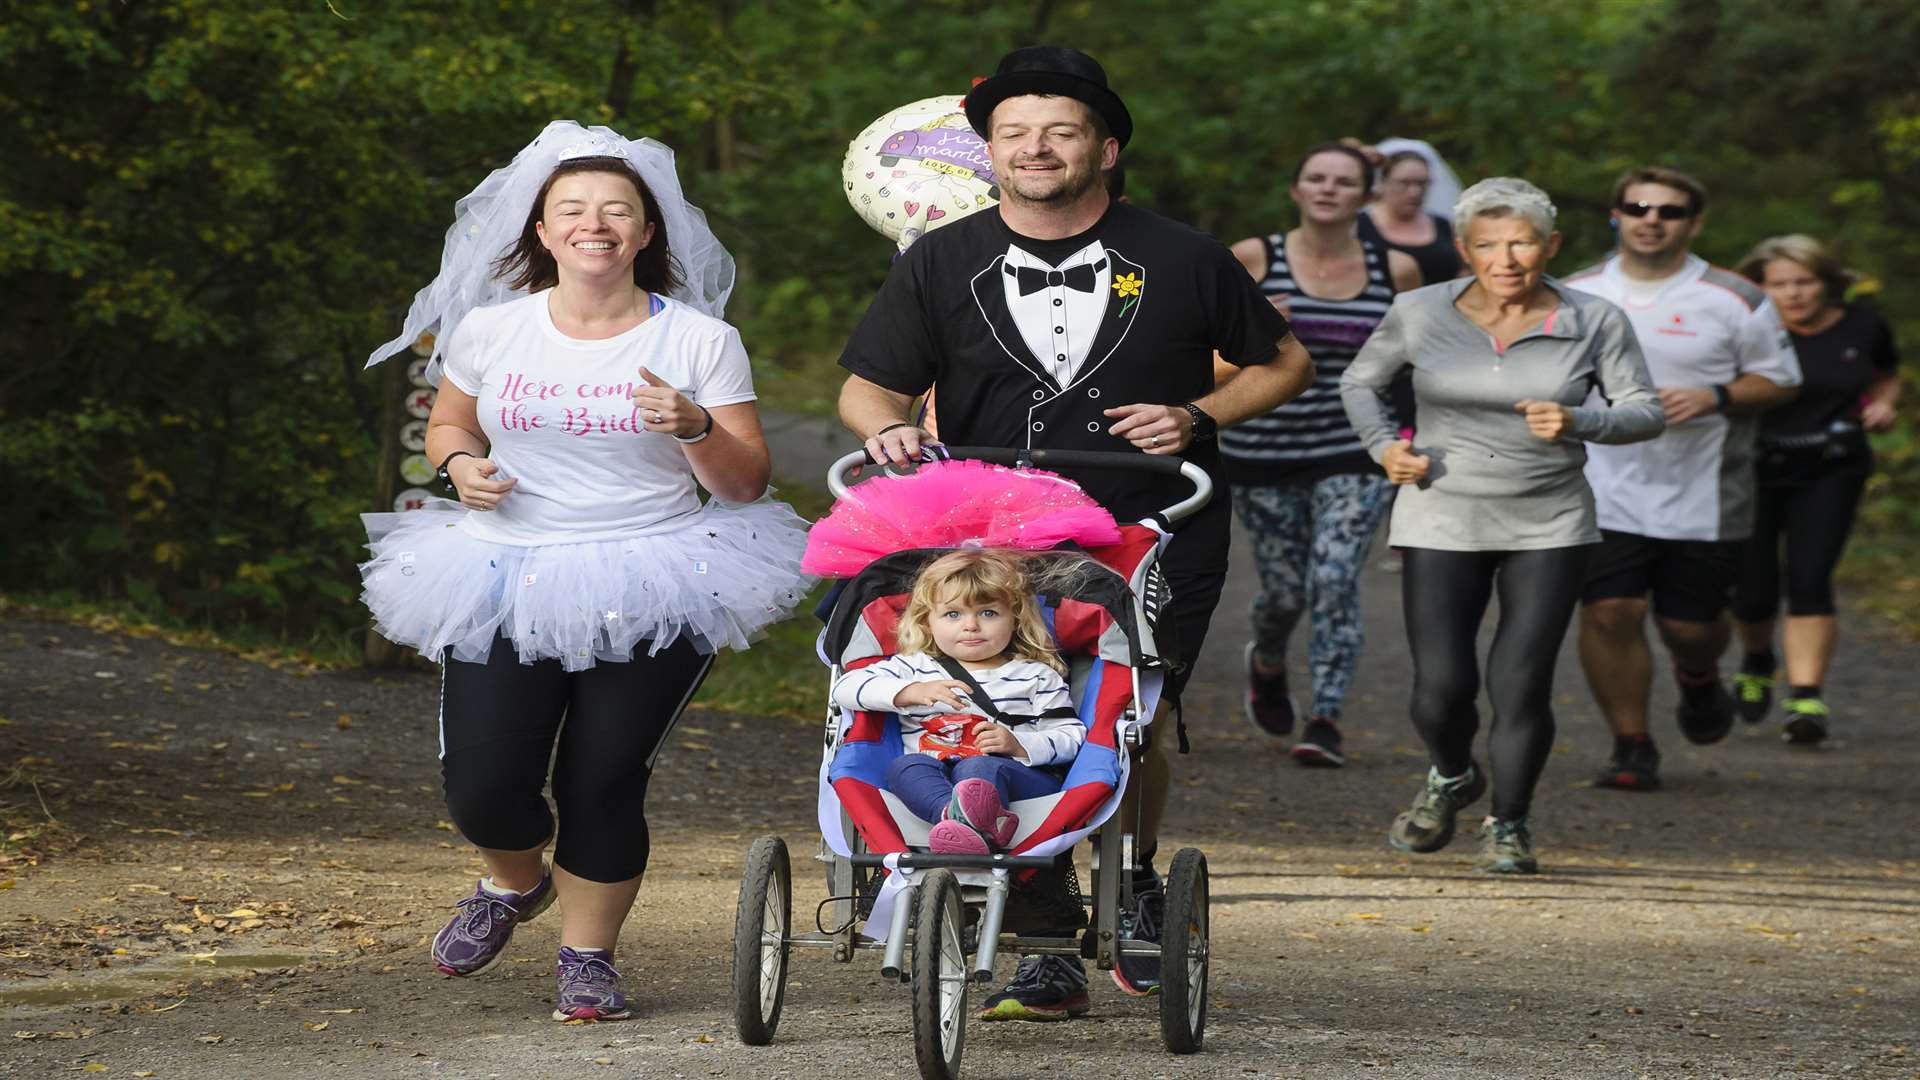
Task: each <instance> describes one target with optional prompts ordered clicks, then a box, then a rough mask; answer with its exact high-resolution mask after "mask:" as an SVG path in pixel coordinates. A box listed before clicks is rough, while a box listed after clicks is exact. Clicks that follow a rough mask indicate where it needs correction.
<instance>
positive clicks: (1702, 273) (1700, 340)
mask: <svg viewBox="0 0 1920 1080" xmlns="http://www.w3.org/2000/svg"><path fill="white" fill-rule="evenodd" d="M1566 284H1567V285H1568V286H1569V287H1571V288H1575V289H1579V290H1580V291H1582V292H1586V293H1590V294H1592V295H1594V296H1598V297H1600V298H1601V299H1603V300H1609V301H1611V302H1613V303H1614V304H1617V305H1619V306H1620V307H1621V308H1622V309H1623V310H1625V311H1626V313H1627V318H1628V319H1629V320H1630V321H1631V322H1632V323H1633V330H1634V334H1635V335H1636V336H1637V337H1638V338H1639V339H1640V347H1641V349H1642V350H1643V351H1644V352H1645V353H1646V358H1647V371H1648V373H1649V374H1650V375H1652V377H1653V384H1654V386H1656V387H1659V388H1662V389H1678V388H1687V387H1694V388H1698V387H1713V386H1724V385H1726V384H1727V383H1730V382H1732V381H1734V380H1735V379H1738V378H1740V377H1741V376H1742V375H1760V376H1762V377H1764V378H1766V379H1768V380H1769V381H1771V382H1773V383H1776V384H1778V385H1780V386H1798V385H1800V362H1799V360H1798V358H1797V357H1796V356H1795V355H1794V351H1793V343H1792V341H1791V340H1790V339H1789V338H1788V336H1787V332H1786V329H1785V328H1784V327H1783V326H1782V325H1781V324H1780V319H1779V316H1778V315H1777V314H1776V313H1775V312H1774V309H1773V304H1772V302H1770V301H1769V300H1767V298H1766V295H1765V294H1764V293H1762V292H1761V291H1760V289H1759V287H1758V286H1756V285H1754V284H1753V283H1752V282H1751V281H1748V280H1747V279H1746V278H1744V277H1741V276H1739V275H1738V274H1735V273H1733V272H1731V271H1728V270H1723V269H1720V268H1719V267H1716V266H1712V265H1710V264H1709V263H1708V262H1707V261H1706V260H1705V259H1702V258H1700V257H1699V256H1697V255H1690V256H1688V257H1687V261H1686V263H1685V265H1683V266H1682V267H1681V269H1680V270H1679V271H1678V272H1677V273H1675V274H1674V275H1673V276H1672V277H1669V278H1667V279H1666V280H1665V281H1664V282H1661V283H1659V285H1658V287H1657V288H1656V289H1652V290H1647V289H1645V288H1644V287H1636V286H1637V285H1638V284H1639V283H1636V282H1632V281H1630V279H1628V278H1627V276H1626V274H1625V273H1624V272H1623V271H1622V270H1621V269H1620V260H1619V259H1618V258H1617V257H1616V258H1611V259H1608V260H1607V261H1606V262H1605V263H1604V264H1602V265H1601V266H1599V267H1596V268H1594V269H1592V270H1588V271H1583V272H1581V273H1579V274H1575V275H1574V276H1573V277H1570V278H1568V279H1567V281H1566ZM1758 428H1759V417H1758V415H1757V414H1754V413H1744V414H1741V413H1736V414H1733V415H1728V414H1725V413H1717V412H1715V413H1708V414H1707V415H1705V416H1701V417H1696V418H1695V419H1692V420H1689V421H1687V422H1685V423H1682V424H1671V425H1668V427H1667V430H1666V432H1665V433H1664V434H1662V435H1661V436H1660V437H1659V438H1656V439H1650V440H1648V441H1646V442H1638V443H1627V444H1624V445H1613V446H1603V445H1599V444H1592V445H1589V446H1588V447H1587V470H1586V471H1587V482H1588V484H1590V485H1591V486H1592V488H1593V494H1594V501H1595V509H1596V511H1597V516H1598V520H1599V525H1600V527H1601V528H1602V529H1609V530H1612V531H1615V532H1624V533H1632V534H1634V535H1636V536H1646V537H1652V538H1656V539H1662V540H1744V539H1746V537H1747V535H1748V534H1749V533H1751V532H1752V531H1753V488H1754V474H1753V455H1754V449H1753V446H1754V436H1755V433H1756V432H1757V431H1758Z"/></svg>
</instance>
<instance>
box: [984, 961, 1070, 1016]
mask: <svg viewBox="0 0 1920 1080" xmlns="http://www.w3.org/2000/svg"><path fill="white" fill-rule="evenodd" d="M1092 1007H1093V1003H1092V1001H1091V1000H1090V999H1089V998H1088V997H1087V969H1086V966H1085V965H1083V964H1081V963H1080V958H1079V957H1075V956H1023V957H1021V958H1020V966H1019V967H1018V968H1016V969H1015V970H1014V973H1013V980H1012V981H1011V982H1009V983H1007V985H1006V987H1005V988H1004V989H1002V990H1001V991H1000V992H999V993H997V994H995V995H993V996H992V997H990V998H988V999H987V1000H985V1001H983V1002H981V1003H980V1019H982V1020H1066V1019H1069V1018H1071V1017H1075V1016H1085V1015H1086V1013H1087V1010H1088V1009H1090V1008H1092Z"/></svg>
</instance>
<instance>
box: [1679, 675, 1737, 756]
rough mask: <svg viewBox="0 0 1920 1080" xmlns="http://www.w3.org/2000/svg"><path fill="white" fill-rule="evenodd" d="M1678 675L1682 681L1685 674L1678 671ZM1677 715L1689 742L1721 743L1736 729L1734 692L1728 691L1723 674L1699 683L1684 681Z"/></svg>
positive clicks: (1681, 730) (1702, 744) (1682, 731)
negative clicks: (1734, 723) (1722, 679)
mask: <svg viewBox="0 0 1920 1080" xmlns="http://www.w3.org/2000/svg"><path fill="white" fill-rule="evenodd" d="M1674 678H1675V681H1679V680H1680V679H1681V678H1682V677H1681V676H1680V674H1679V673H1678V672H1675V673H1674ZM1673 715H1674V719H1675V720H1677V721H1679V723H1680V734H1682V735H1685V736H1686V737H1687V741H1688V742H1690V743H1697V744H1699V745H1701V746H1705V745H1707V744H1708V743H1717V742H1719V741H1720V740H1721V739H1724V738H1726V737H1727V732H1729V731H1732V730H1733V715H1734V704H1733V695H1732V694H1729V693H1727V688H1726V686H1725V684H1723V683H1722V682H1721V681H1720V676H1719V675H1715V676H1714V677H1713V679H1712V680H1711V681H1709V682H1703V683H1700V684H1698V685H1695V686H1689V685H1687V684H1686V683H1685V682H1680V707H1679V708H1677V709H1675V710H1674V714H1673Z"/></svg>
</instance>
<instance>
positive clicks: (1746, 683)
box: [1733, 671, 1773, 724]
mask: <svg viewBox="0 0 1920 1080" xmlns="http://www.w3.org/2000/svg"><path fill="white" fill-rule="evenodd" d="M1733 700H1734V707H1735V708H1736V709H1738V710H1739V712H1740V719H1742V720H1745V721H1746V722H1747V723H1749V724H1757V723H1759V722H1760V721H1762V720H1765V719H1766V718H1767V709H1769V708H1770V707H1772V705H1773V676H1772V675H1771V674H1765V675H1757V674H1755V673H1753V672H1751V671H1742V672H1740V673H1739V674H1737V675H1735V676H1734V677H1733Z"/></svg>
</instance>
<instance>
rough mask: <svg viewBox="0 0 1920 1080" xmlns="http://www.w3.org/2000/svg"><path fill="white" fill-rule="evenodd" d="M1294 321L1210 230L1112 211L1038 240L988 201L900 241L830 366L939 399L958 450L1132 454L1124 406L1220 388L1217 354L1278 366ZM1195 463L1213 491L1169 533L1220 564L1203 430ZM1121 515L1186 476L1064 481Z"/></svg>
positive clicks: (1188, 556) (1153, 504) (1181, 552)
mask: <svg viewBox="0 0 1920 1080" xmlns="http://www.w3.org/2000/svg"><path fill="white" fill-rule="evenodd" d="M1287 335H1288V328H1287V321H1286V319H1285V318H1284V317H1282V316H1281V315H1280V313H1279V312H1277V311H1275V310H1274V309H1273V306H1272V305H1271V304H1269V303H1268V302H1267V301H1266V299H1265V298H1264V297H1262V296H1261V295H1260V292H1259V290H1258V289H1257V288H1256V287H1255V286H1254V283H1253V281H1252V279H1251V278H1249V277H1248V276H1247V272H1246V270H1245V269H1244V268H1242V267H1241V265H1240V263H1239V261H1238V260H1236V259H1235V258H1234V257H1233V253H1232V252H1230V251H1228V250H1227V248H1226V247H1225V245H1223V244H1221V243H1220V242H1219V241H1218V240H1215V239H1214V238H1213V237H1211V236H1207V235H1206V234H1204V233H1201V232H1198V231H1195V230H1194V229H1191V228H1188V227H1187V226H1184V225H1181V224H1178V223H1177V222H1173V221H1170V220H1168V219H1166V218H1163V217H1160V216H1159V215H1157V214H1154V213H1152V212H1150V211H1146V210H1142V209H1139V208H1137V207H1133V206H1129V205H1126V204H1121V203H1116V204H1114V205H1112V206H1111V207H1109V208H1108V210H1107V212H1106V213H1105V214H1104V215H1103V216H1102V217H1101V218H1100V220H1099V221H1098V222H1097V223H1096V224H1094V225H1093V227H1091V228H1089V229H1088V230H1087V231H1085V232H1083V233H1081V234H1080V235H1078V236H1073V237H1068V238H1066V239H1062V240H1034V239H1031V238H1029V237H1024V236H1021V235H1019V234H1017V233H1015V232H1014V231H1013V230H1012V229H1010V228H1008V227H1007V225H1006V223H1005V222H1004V221H1002V220H1001V218H1000V215H999V214H998V213H997V212H995V211H994V210H992V209H988V210H985V211H982V212H981V213H978V214H973V215H970V216H968V217H966V218H963V219H962V220H960V221H957V222H955V223H953V224H952V225H949V226H947V227H945V228H943V229H938V230H936V231H934V232H931V233H928V234H927V235H926V236H924V237H922V238H921V239H920V240H918V241H916V242H915V243H914V245H913V246H912V247H911V248H909V249H907V252H906V253H905V254H904V255H902V256H901V257H900V258H899V259H898V260H897V261H896V262H895V263H894V265H893V269H892V271H891V272H890V273H889V274H888V275H887V280H886V284H884V285H883V286H881V289H880V293H879V295H878V296H877V297H875V298H874V301H873V304H872V306H871V307H869V308H868V309H867V313H866V316H865V317H864V318H862V319H861V320H860V325H859V326H858V327H857V328H856V329H855V330H854V332H853V336H852V338H851V339H849V340H848V342H847V346H846V350H845V352H843V353H842V354H841V357H840V364H841V366H842V367H844V368H846V369H847V370H848V371H851V372H853V373H854V374H856V375H859V376H860V377H862V378H864V379H867V380H868V381H870V382H873V383H876V384H878V385H880V386H883V387H886V388H887V389H889V390H893V391H895V392H897V393H902V394H914V395H918V394H922V393H925V392H926V391H927V390H928V389H929V388H932V389H933V390H934V391H935V395H934V400H935V409H936V412H937V415H938V417H939V427H940V439H941V441H943V442H947V443H951V444H953V445H955V446H1007V447H1026V448H1033V449H1064V450H1102V451H1125V452H1138V451H1137V450H1135V449H1134V447H1133V446H1132V444H1131V443H1128V442H1127V441H1126V440H1125V439H1124V438H1120V437H1118V436H1114V435H1109V434H1107V429H1108V428H1110V427H1112V426H1113V425H1114V424H1115V423H1116V422H1117V420H1116V419H1114V418H1111V417H1108V416H1105V415H1103V414H1104V411H1105V410H1107V409H1110V408H1113V407H1115V406H1119V405H1130V404H1164V405H1178V404H1180V403H1182V402H1187V401H1192V400H1194V399H1195V398H1198V397H1201V396H1203V395H1205V394H1207V393H1209V392H1211V391H1212V389H1213V385H1214V383H1213V356H1214V354H1215V353H1216V352H1217V353H1219V354H1220V356H1221V357H1222V358H1223V359H1225V360H1226V361H1227V362H1228V363H1230V364H1234V365H1236V366H1246V365H1249V364H1264V363H1268V362H1271V361H1272V360H1273V359H1274V358H1275V357H1276V356H1277V355H1278V352H1279V343H1280V342H1281V341H1283V340H1285V339H1286V337H1287ZM1185 456H1186V458H1187V459H1188V460H1189V461H1192V462H1193V463H1195V464H1197V465H1199V466H1201V467H1202V468H1204V469H1205V470H1206V471H1207V472H1208V473H1209V474H1210V475H1211V476H1212V477H1213V478H1214V484H1215V487H1214V501H1213V503H1212V504H1211V505H1210V506H1209V507H1208V508H1207V509H1206V510H1205V511H1202V512H1201V514H1200V515H1199V516H1197V517H1195V518H1194V519H1192V520H1191V521H1189V522H1188V523H1186V524H1185V525H1183V526H1182V527H1181V528H1180V530H1179V531H1178V532H1177V534H1176V538H1175V540H1174V543H1173V546H1172V548H1171V549H1169V552H1168V558H1169V560H1174V559H1177V560H1178V561H1179V562H1181V563H1183V564H1185V565H1186V566H1189V567H1192V568H1193V569H1196V570H1200V569H1206V570H1212V569H1215V568H1216V567H1218V568H1220V569H1224V567H1225V564H1226V552H1227V536H1228V521H1229V514H1228V512H1227V510H1228V492H1227V487H1226V484H1225V483H1224V482H1223V476H1222V473H1221V467H1220V453H1219V448H1218V446H1217V445H1216V444H1215V442H1214V441H1212V440H1204V441H1201V442H1197V443H1195V444H1194V445H1193V446H1192V447H1190V448H1189V449H1188V450H1187V452H1186V455H1185ZM1073 479H1074V480H1075V481H1077V482H1078V483H1079V484H1080V485H1081V486H1082V487H1083V488H1085V489H1086V491H1087V493H1088V494H1090V495H1092V496H1093V497H1094V498H1095V499H1098V500H1099V501H1100V503H1101V504H1102V505H1104V506H1105V507H1106V508H1107V509H1108V510H1110V511H1112V512H1113V515H1114V516H1115V517H1116V518H1118V519H1119V520H1121V521H1135V520H1138V519H1140V518H1142V517H1145V516H1146V515H1148V514H1150V513H1152V512H1154V511H1155V510H1159V509H1162V508H1164V507H1166V506H1167V505H1169V504H1171V503H1173V502H1176V501H1178V500H1180V499H1181V498H1184V497H1185V495H1186V494H1187V492H1188V491H1189V490H1190V489H1189V487H1188V485H1187V483H1186V481H1184V480H1177V479H1174V478H1171V477H1161V476H1151V475H1146V474H1135V473H1118V472H1107V471H1100V472H1086V473H1082V474H1077V475H1074V476H1073Z"/></svg>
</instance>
